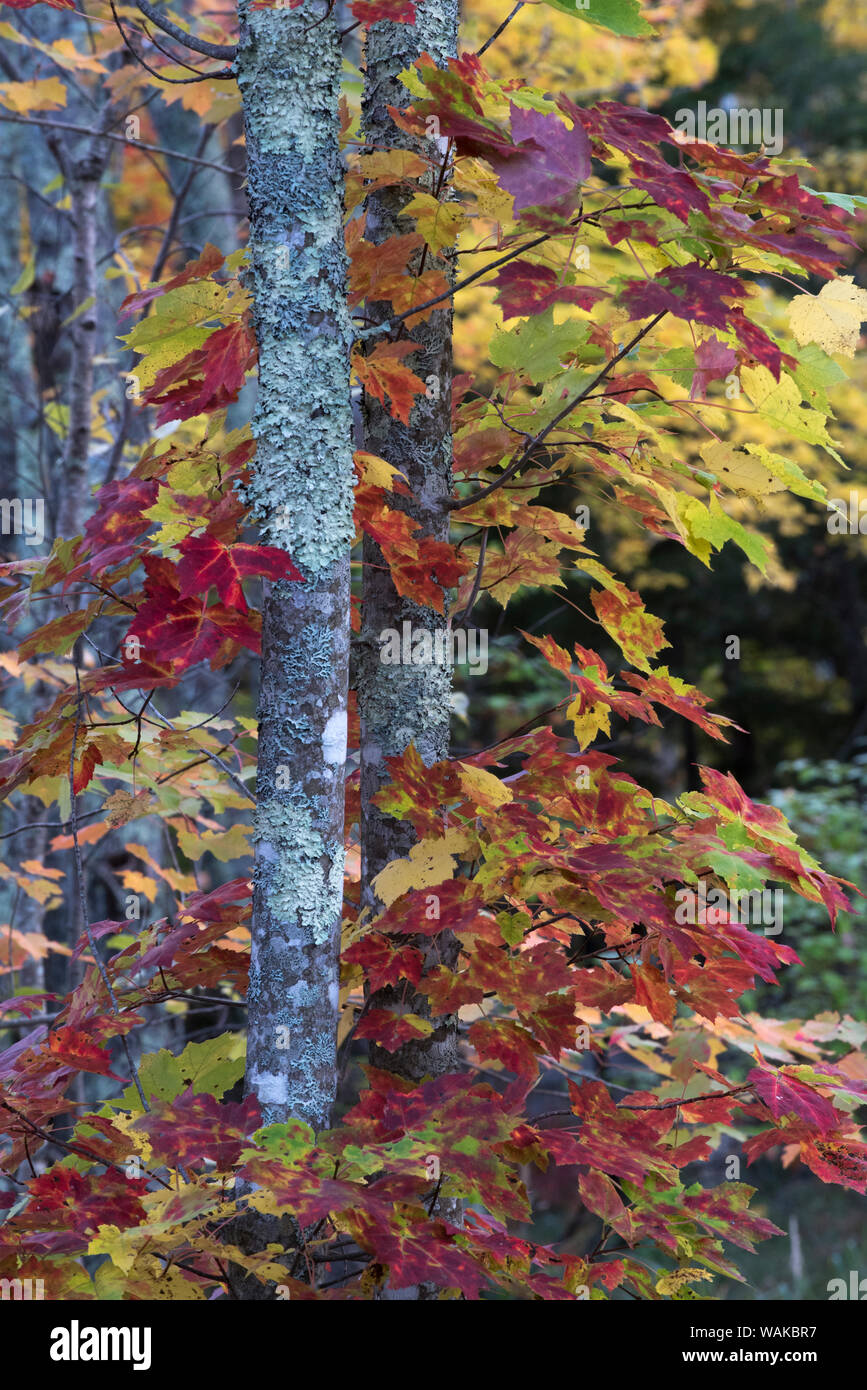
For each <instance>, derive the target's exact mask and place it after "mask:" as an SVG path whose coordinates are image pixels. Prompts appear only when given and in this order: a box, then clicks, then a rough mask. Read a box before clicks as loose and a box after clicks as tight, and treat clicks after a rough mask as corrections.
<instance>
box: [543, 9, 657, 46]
mask: <svg viewBox="0 0 867 1390" xmlns="http://www.w3.org/2000/svg"><path fill="white" fill-rule="evenodd" d="M547 4H549V5H552V6H553V7H554V9H555V10H562V11H563V13H564V14H571V15H574V16H575V18H576V19H583V20H584V22H585V24H595V25H597V27H598V28H600V29H610V30H611V32H612V34H622V35H623V36H624V37H625V38H630V39H634V38H640V37H641V36H642V35H643V34H655V33H656V30H655V29H654V28H653V26H652V25H650V24H648V22H647V20H646V19H642V18H641V7H640V5H639V3H638V0H584V3H583V4H582V3H580V0H547Z"/></svg>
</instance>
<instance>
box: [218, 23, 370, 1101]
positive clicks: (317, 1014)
mask: <svg viewBox="0 0 867 1390" xmlns="http://www.w3.org/2000/svg"><path fill="white" fill-rule="evenodd" d="M239 12H240V20H241V40H240V46H239V51H238V58H237V75H238V83H239V86H240V89H241V95H242V98H243V105H244V122H245V129H246V140H247V167H248V194H249V202H250V246H251V253H252V255H251V261H252V270H251V275H250V284H251V288H252V292H253V297H254V305H255V309H254V312H255V325H256V335H257V338H258V343H259V395H258V403H257V407H256V414H255V420H254V426H253V429H254V434H255V437H256V458H255V462H254V464H253V465H252V469H251V482H250V484H249V488H248V492H247V500H248V502H249V503H250V505H251V507H252V510H253V514H254V516H255V518H256V519H257V520H258V522H259V524H260V538H261V540H262V541H263V542H264V543H267V544H271V545H277V546H280V547H282V548H284V549H286V550H287V551H289V552H290V554H291V555H292V558H293V560H294V561H295V563H296V565H297V566H298V568H299V569H300V570H301V573H302V575H303V581H302V582H289V581H280V582H279V583H276V584H274V585H273V586H269V589H268V592H267V593H266V598H265V605H264V617H263V631H262V677H261V688H260V695H259V764H258V777H257V801H258V806H257V814H256V871H255V889H254V899H253V929H252V937H253V940H252V962H251V970H250V989H249V995H248V1009H249V1027H248V1043H247V1046H248V1053H247V1075H246V1087H247V1091H248V1092H252V1093H254V1094H255V1095H256V1096H257V1097H258V1099H259V1102H260V1105H261V1109H262V1115H263V1119H264V1122H265V1123H266V1124H268V1123H273V1122H275V1121H281V1120H286V1119H287V1118H288V1117H290V1116H297V1117H299V1118H301V1119H304V1120H306V1121H307V1122H308V1123H310V1124H311V1125H313V1126H314V1127H316V1128H322V1127H324V1126H327V1124H328V1122H329V1119H330V1113H331V1107H332V1103H333V1100H334V1093H335V1086H336V1030H337V1008H338V952H339V937H340V920H341V915H342V904H343V861H344V851H343V819H344V766H345V758H346V719H347V687H348V667H349V611H350V605H349V551H350V546H351V543H352V537H353V529H352V452H351V410H350V399H349V348H350V338H351V328H350V321H349V315H348V309H347V306H346V257H345V249H344V241H343V174H342V168H341V163H340V151H339V143H338V137H339V111H338V101H339V94H340V73H341V56H340V40H339V35H338V32H337V28H336V24H335V22H334V19H333V16H330V15H329V16H328V17H327V18H326V19H324V20H323V19H322V7H321V5H315V4H313V3H312V0H304V3H303V4H302V5H301V6H300V7H299V8H297V9H292V10H290V9H272V8H267V9H254V8H253V7H252V6H248V4H247V2H246V0H241V4H240V7H239Z"/></svg>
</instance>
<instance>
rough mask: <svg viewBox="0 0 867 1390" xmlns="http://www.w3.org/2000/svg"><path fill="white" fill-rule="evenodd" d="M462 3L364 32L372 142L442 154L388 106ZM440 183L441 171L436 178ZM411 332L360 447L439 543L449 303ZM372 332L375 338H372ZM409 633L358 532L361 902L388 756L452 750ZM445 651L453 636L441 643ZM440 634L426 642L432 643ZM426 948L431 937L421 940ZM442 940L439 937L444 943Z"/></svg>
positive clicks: (441, 46)
mask: <svg viewBox="0 0 867 1390" xmlns="http://www.w3.org/2000/svg"><path fill="white" fill-rule="evenodd" d="M457 20H458V7H457V4H456V3H454V0H448V3H442V2H441V0H421V2H420V3H419V4H418V5H417V6H416V23H415V25H409V24H391V23H387V22H382V23H379V24H375V25H374V26H373V27H372V28H371V30H370V31H369V34H368V38H367V46H366V52H365V59H366V61H365V81H364V97H363V108H362V110H363V125H364V134H365V139H366V142H367V144H368V145H369V146H370V147H373V148H375V147H379V148H382V147H383V146H386V147H391V148H398V147H400V148H407V149H412V150H416V151H417V152H419V153H424V154H425V155H427V156H430V155H431V154H432V153H433V154H434V155H436V153H437V151H439V155H440V158H441V159H445V157H446V149H445V142H435V143H434V142H430V141H418V140H416V139H415V138H414V137H412V136H410V135H407V134H406V133H405V132H403V131H401V130H399V129H398V127H397V126H396V125H395V123H394V121H393V120H392V119H391V116H390V115H389V112H388V107H389V106H394V107H398V108H405V107H406V106H408V105H409V104H410V102H411V97H410V95H409V93H408V91H407V89H406V88H405V87H404V85H403V83H402V82H400V80H399V77H398V74H399V73H400V72H402V71H403V70H404V69H405V68H407V67H409V66H410V65H411V63H412V62H413V60H414V59H415V58H417V57H418V56H419V55H420V54H421V53H424V52H428V53H430V54H431V55H432V57H434V58H435V60H436V61H437V62H439V63H444V62H445V60H446V58H447V57H449V56H450V55H453V54H454V53H455V52H456V47H457ZM443 181H444V180H443ZM420 182H422V183H423V184H425V185H426V187H425V189H424V191H426V192H429V193H431V192H436V191H437V183H438V182H439V179H438V176H437V175H436V174H433V175H432V176H431V177H430V178H426V179H424V180H421V181H420ZM407 201H408V194H407V190H406V188H405V187H404V188H397V189H396V188H384V189H381V190H379V191H377V192H374V193H372V194H370V195H369V197H368V199H367V202H366V209H367V229H366V238H367V240H369V241H372V242H374V243H377V244H379V243H381V242H383V241H385V240H387V239H388V238H389V237H391V236H395V235H397V234H399V233H400V232H402V231H406V230H409V228H408V227H407V226H406V224H405V223H404V222H402V219H401V217H400V209H401V207H402V206H404V205H405V204H406V203H407ZM425 264H426V265H427V266H428V267H432V266H436V267H438V268H439V269H441V270H443V271H445V272H446V274H448V275H449V276H450V278H452V276H453V265H454V257H453V256H451V257H450V256H448V255H446V256H445V257H443V258H440V259H437V258H434V257H432V256H431V255H430V254H429V253H428V255H427V256H426V258H425ZM389 311H390V306H389V305H388V304H385V303H383V304H373V305H368V306H367V312H368V314H369V315H370V317H371V318H373V319H375V320H377V321H383V320H386V319H388V317H389ZM410 336H411V338H412V340H413V342H415V343H418V345H419V349H418V352H416V353H414V354H413V356H412V357H411V358H409V359H407V360H408V363H409V365H410V366H411V367H412V369H413V371H415V372H416V373H417V375H418V376H420V377H421V378H422V380H424V381H426V382H428V383H429V391H428V393H427V394H426V395H425V396H423V397H421V398H418V399H417V400H416V404H415V406H414V407H413V410H412V413H411V415H410V421H409V424H408V425H404V424H403V423H402V422H401V421H399V420H395V419H394V418H393V417H392V416H391V415H389V413H388V412H387V411H386V409H385V407H384V406H383V405H381V404H380V402H379V401H377V400H376V399H375V398H373V397H371V396H366V397H365V400H364V407H363V408H364V419H365V446H364V447H365V448H366V449H367V450H369V451H370V452H371V453H374V454H378V455H379V456H380V457H381V458H384V459H387V460H388V462H389V463H391V464H393V465H394V466H395V467H397V468H399V469H400V470H401V472H402V473H403V474H404V476H405V477H406V479H407V481H408V483H409V486H410V488H411V489H412V493H413V496H412V498H411V499H404V498H400V497H393V498H390V499H389V505H391V506H395V507H401V508H403V509H404V510H405V511H407V512H408V513H409V514H410V515H411V516H413V517H415V518H416V520H417V521H418V522H419V524H420V527H421V530H422V533H423V534H425V535H430V536H433V537H434V538H436V539H437V540H445V539H446V538H447V536H448V524H449V523H448V514H447V512H445V511H444V510H443V508H442V507H441V506H440V503H441V501H442V499H443V498H446V497H448V496H449V495H450V493H451V486H452V473H451V464H452V444H451V382H452V341H451V338H452V312H451V306H450V304H448V303H447V304H446V305H445V307H444V308H442V309H439V310H437V311H435V312H434V313H433V314H432V315H431V317H430V318H429V319H428V321H427V322H426V323H424V324H420V325H415V326H413V328H412V330H411V333H410ZM376 341H377V340H376V339H374V342H376ZM405 621H408V622H410V623H411V624H412V628H413V631H414V632H415V631H416V630H420V629H422V628H427V629H428V630H429V631H430V632H431V633H432V634H436V632H437V631H438V630H442V631H444V632H445V633H446V636H450V634H449V633H448V620H447V618H446V617H445V616H443V615H442V614H440V613H437V612H436V611H435V610H434V609H432V608H426V607H421V606H420V605H418V604H416V603H413V602H412V601H411V600H410V599H406V598H401V596H400V595H399V594H398V592H397V590H396V589H395V587H394V584H393V583H392V579H391V575H390V573H389V569H388V566H387V565H386V564H385V562H384V560H383V557H382V553H381V551H380V549H379V547H378V546H377V545H376V543H375V542H374V541H372V540H371V539H370V538H367V537H366V538H365V541H364V578H363V588H362V632H361V641H360V643H359V652H360V655H359V663H358V708H359V715H360V719H361V806H362V811H361V863H362V869H361V876H362V899H361V901H362V906H364V907H368V908H371V909H373V910H374V911H380V910H381V908H382V904H381V903H380V902H379V901H378V899H377V897H376V890H375V888H374V886H373V880H374V878H375V877H376V875H377V874H378V873H379V872H380V871H381V870H382V869H383V868H385V866H386V864H388V863H389V862H390V861H391V860H393V859H395V858H400V857H402V856H404V855H406V854H408V853H409V851H410V849H411V848H412V846H413V844H414V843H415V833H414V831H413V828H412V826H411V825H410V824H409V823H408V822H402V821H396V820H394V819H393V818H392V817H390V816H388V815H385V814H384V813H383V812H382V811H380V810H379V809H378V807H376V806H374V805H373V801H372V798H373V796H374V795H375V794H376V792H378V791H379V789H380V788H381V787H382V786H383V785H384V784H385V783H386V782H387V780H388V770H387V768H386V764H385V759H386V758H387V757H392V756H394V755H396V754H398V753H402V752H403V751H404V750H405V748H406V747H407V746H408V744H409V743H410V742H412V743H414V744H415V747H416V748H417V750H418V752H419V753H420V754H421V756H422V758H423V759H424V761H425V763H426V764H427V765H428V766H430V765H431V764H432V763H434V762H436V761H438V760H439V759H442V758H445V757H447V756H448V751H449V719H450V703H449V702H450V695H451V684H452V679H451V676H452V673H451V668H450V666H449V665H440V664H437V663H436V662H431V663H429V664H427V665H386V664H384V663H383V662H382V661H381V659H380V657H381V653H382V633H383V632H384V631H385V630H387V629H391V630H394V631H397V632H398V633H401V632H402V631H403V626H402V625H403V623H404V622H405ZM445 647H446V649H447V650H448V642H446V643H445ZM438 649H442V648H438V645H437V643H436V640H434V642H433V650H434V651H437V650H438ZM427 944H428V946H429V944H430V943H429V942H428V943H427ZM440 944H441V943H440ZM401 993H402V991H384V992H382V994H380V995H378V996H377V1000H376V1003H377V1005H378V1006H380V1007H381V1006H382V1005H383V1004H388V1003H396V1000H397V997H398V995H399V994H401ZM405 1007H406V1009H407V1010H409V1009H412V1010H413V1011H416V1010H417V1009H418V1010H419V1011H421V1012H422V1014H423V1013H424V1010H425V1004H424V1000H421V999H414V1000H413V1001H412V1002H411V1003H407V1004H406V1005H405ZM374 1051H375V1060H376V1063H377V1065H379V1066H383V1067H388V1068H391V1069H392V1070H395V1071H398V1072H400V1074H401V1075H404V1076H410V1077H413V1078H415V1079H419V1078H421V1077H422V1076H424V1075H425V1074H427V1073H430V1072H442V1071H444V1070H448V1069H449V1068H450V1067H451V1065H452V1063H453V1059H454V1055H455V1047H454V1028H453V1025H452V1023H451V1022H450V1021H446V1022H445V1023H444V1024H442V1025H441V1026H440V1027H439V1028H437V1029H436V1031H435V1032H434V1033H432V1034H431V1035H430V1037H429V1038H425V1039H424V1040H423V1041H421V1042H419V1043H412V1044H409V1045H407V1046H406V1047H404V1048H401V1049H400V1050H399V1051H398V1052H396V1053H391V1054H389V1053H385V1052H383V1051H382V1050H381V1049H375V1050H374Z"/></svg>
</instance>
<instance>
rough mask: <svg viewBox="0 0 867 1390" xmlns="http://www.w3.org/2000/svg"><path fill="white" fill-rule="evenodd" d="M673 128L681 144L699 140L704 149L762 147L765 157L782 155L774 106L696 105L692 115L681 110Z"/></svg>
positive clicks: (779, 116) (780, 120)
mask: <svg viewBox="0 0 867 1390" xmlns="http://www.w3.org/2000/svg"><path fill="white" fill-rule="evenodd" d="M674 128H675V130H676V131H677V132H678V133H679V135H680V136H681V140H682V142H687V143H688V142H690V141H693V140H702V141H704V142H705V144H708V145H727V146H729V147H730V148H731V147H734V146H735V145H762V146H763V147H764V150H765V153H766V154H770V155H778V154H782V150H783V111H782V108H781V107H779V106H777V107H774V108H773V109H772V108H771V107H769V106H763V107H761V108H759V107H757V106H751V107H746V106H712V107H711V108H710V110H708V105H707V102H706V101H700V102H699V103H698V107H697V109H696V110H695V111H693V110H692V109H691V108H688V107H681V109H680V110H679V111H677V112H675V116H674Z"/></svg>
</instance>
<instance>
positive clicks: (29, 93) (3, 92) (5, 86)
mask: <svg viewBox="0 0 867 1390" xmlns="http://www.w3.org/2000/svg"><path fill="white" fill-rule="evenodd" d="M65 105H66V88H65V87H64V85H63V83H62V82H61V80H60V78H59V77H43V78H42V79H41V80H40V81H38V82H0V106H8V107H9V108H10V109H11V110H12V111H22V112H24V111H56V110H57V108H58V107H59V106H65Z"/></svg>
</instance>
